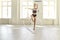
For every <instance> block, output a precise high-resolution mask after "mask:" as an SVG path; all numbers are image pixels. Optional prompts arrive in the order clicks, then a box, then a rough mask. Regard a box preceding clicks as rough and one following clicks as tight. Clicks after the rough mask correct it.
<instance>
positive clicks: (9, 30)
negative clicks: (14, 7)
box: [0, 25, 60, 40]
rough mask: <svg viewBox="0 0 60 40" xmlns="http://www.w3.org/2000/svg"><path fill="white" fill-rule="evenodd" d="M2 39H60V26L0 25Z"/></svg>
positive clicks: (0, 38) (0, 39)
mask: <svg viewBox="0 0 60 40" xmlns="http://www.w3.org/2000/svg"><path fill="white" fill-rule="evenodd" d="M0 40H60V27H58V26H36V30H35V31H33V26H32V25H27V26H23V25H0Z"/></svg>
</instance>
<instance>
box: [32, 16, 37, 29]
mask: <svg viewBox="0 0 60 40" xmlns="http://www.w3.org/2000/svg"><path fill="white" fill-rule="evenodd" d="M35 26H36V17H34V28H33V30H35Z"/></svg>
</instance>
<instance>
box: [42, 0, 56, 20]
mask: <svg viewBox="0 0 60 40" xmlns="http://www.w3.org/2000/svg"><path fill="white" fill-rule="evenodd" d="M56 17H57V13H56V0H43V18H44V19H56Z"/></svg>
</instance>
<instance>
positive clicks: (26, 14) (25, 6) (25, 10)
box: [20, 0, 33, 18]
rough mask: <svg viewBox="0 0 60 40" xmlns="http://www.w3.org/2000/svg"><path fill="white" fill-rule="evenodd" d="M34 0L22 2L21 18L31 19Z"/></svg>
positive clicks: (21, 0) (22, 0)
mask: <svg viewBox="0 0 60 40" xmlns="http://www.w3.org/2000/svg"><path fill="white" fill-rule="evenodd" d="M29 8H31V9H32V8H33V0H20V18H30V16H31V14H32V10H31V9H29Z"/></svg>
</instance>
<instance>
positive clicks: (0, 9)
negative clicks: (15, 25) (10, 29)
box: [0, 0, 11, 18]
mask: <svg viewBox="0 0 60 40" xmlns="http://www.w3.org/2000/svg"><path fill="white" fill-rule="evenodd" d="M0 18H11V0H0Z"/></svg>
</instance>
